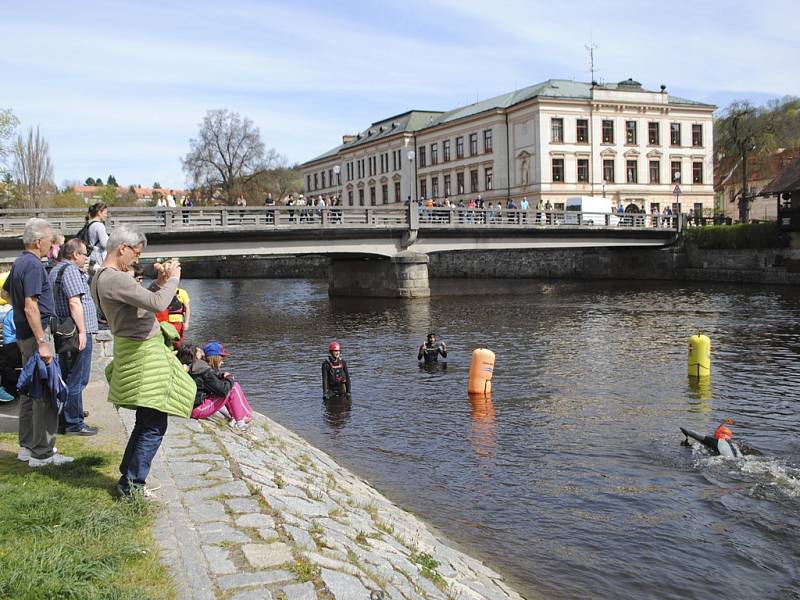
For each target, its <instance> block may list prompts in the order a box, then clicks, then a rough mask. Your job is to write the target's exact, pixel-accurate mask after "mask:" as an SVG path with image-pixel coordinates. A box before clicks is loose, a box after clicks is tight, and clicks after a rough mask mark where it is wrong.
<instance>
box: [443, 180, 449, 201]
mask: <svg viewBox="0 0 800 600" xmlns="http://www.w3.org/2000/svg"><path fill="white" fill-rule="evenodd" d="M449 196H450V175H445V176H444V197H445V198H448V197H449Z"/></svg>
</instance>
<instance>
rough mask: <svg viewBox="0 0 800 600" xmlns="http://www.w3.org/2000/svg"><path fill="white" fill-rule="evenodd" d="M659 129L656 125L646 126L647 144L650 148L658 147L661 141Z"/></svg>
mask: <svg viewBox="0 0 800 600" xmlns="http://www.w3.org/2000/svg"><path fill="white" fill-rule="evenodd" d="M660 139H661V127H660V125H659V124H658V123H648V124H647V143H648V144H650V145H651V146H658V145H659V144H660V143H661V141H660Z"/></svg>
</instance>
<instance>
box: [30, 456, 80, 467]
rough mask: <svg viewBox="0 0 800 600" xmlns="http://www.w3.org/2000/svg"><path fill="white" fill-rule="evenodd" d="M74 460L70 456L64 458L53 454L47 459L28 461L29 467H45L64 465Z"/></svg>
mask: <svg viewBox="0 0 800 600" xmlns="http://www.w3.org/2000/svg"><path fill="white" fill-rule="evenodd" d="M73 460H75V459H74V458H72V457H71V456H64V455H63V454H53V456H50V457H49V458H33V457H32V456H31V459H30V460H29V461H28V466H29V467H45V466H47V465H56V466H58V465H65V464H67V463H71V462H72V461H73Z"/></svg>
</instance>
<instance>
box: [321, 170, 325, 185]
mask: <svg viewBox="0 0 800 600" xmlns="http://www.w3.org/2000/svg"><path fill="white" fill-rule="evenodd" d="M320 177H321V178H322V186H321V187H322V189H325V187H326V186H325V171H323V172H322V173H320Z"/></svg>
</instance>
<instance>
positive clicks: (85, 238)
mask: <svg viewBox="0 0 800 600" xmlns="http://www.w3.org/2000/svg"><path fill="white" fill-rule="evenodd" d="M94 222H95V221H87V222H86V224H84V226H83V227H81V228H80V229H79V230H78V233H76V234H75V237H76V238H78V239H79V240H81V241H82V242H83V243H84V244H86V254H88V255H89V256H91V254H92V252H94V246H93V245H92V244H90V243H89V229H90V228H91V226H92V223H94Z"/></svg>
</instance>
